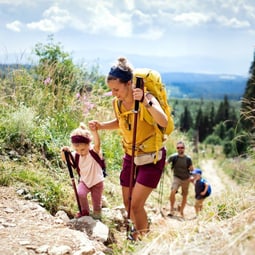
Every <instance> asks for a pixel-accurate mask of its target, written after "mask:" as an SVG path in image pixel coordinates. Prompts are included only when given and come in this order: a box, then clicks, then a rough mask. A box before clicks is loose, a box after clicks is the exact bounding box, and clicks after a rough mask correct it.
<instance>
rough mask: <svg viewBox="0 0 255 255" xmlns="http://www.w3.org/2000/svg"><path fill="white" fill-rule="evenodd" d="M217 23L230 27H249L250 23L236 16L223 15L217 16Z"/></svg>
mask: <svg viewBox="0 0 255 255" xmlns="http://www.w3.org/2000/svg"><path fill="white" fill-rule="evenodd" d="M217 19H218V21H219V23H220V24H222V25H223V26H226V27H230V28H249V27H250V23H249V22H248V21H246V20H243V21H242V20H238V19H237V18H235V17H234V18H227V17H225V16H220V17H218V18H217Z"/></svg>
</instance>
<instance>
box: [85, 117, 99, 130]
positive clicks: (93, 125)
mask: <svg viewBox="0 0 255 255" xmlns="http://www.w3.org/2000/svg"><path fill="white" fill-rule="evenodd" d="M88 124H89V129H90V130H91V131H97V130H98V129H100V128H101V123H100V122H99V121H97V120H91V121H89V123H88Z"/></svg>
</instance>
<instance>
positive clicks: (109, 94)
mask: <svg viewBox="0 0 255 255" xmlns="http://www.w3.org/2000/svg"><path fill="white" fill-rule="evenodd" d="M103 96H104V97H109V96H112V92H111V91H109V92H106V93H104V95H103Z"/></svg>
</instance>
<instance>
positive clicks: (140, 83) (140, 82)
mask: <svg viewBox="0 0 255 255" xmlns="http://www.w3.org/2000/svg"><path fill="white" fill-rule="evenodd" d="M135 87H136V88H138V89H143V78H141V77H136V85H135ZM138 109H139V100H135V109H134V111H135V112H138Z"/></svg>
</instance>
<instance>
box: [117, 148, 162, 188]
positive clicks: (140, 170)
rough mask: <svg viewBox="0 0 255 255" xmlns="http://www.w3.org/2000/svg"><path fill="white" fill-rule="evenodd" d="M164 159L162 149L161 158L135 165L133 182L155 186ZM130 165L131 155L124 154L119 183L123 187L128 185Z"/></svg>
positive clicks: (160, 173)
mask: <svg viewBox="0 0 255 255" xmlns="http://www.w3.org/2000/svg"><path fill="white" fill-rule="evenodd" d="M165 160H166V150H165V148H163V149H162V158H161V160H159V161H158V162H157V163H156V164H154V163H151V164H146V165H142V166H137V167H136V168H135V171H134V183H133V185H134V184H135V182H138V183H140V184H142V185H144V186H146V187H150V188H153V189H155V188H157V185H158V183H159V180H160V177H161V175H162V173H163V170H164V166H165ZM131 167H132V157H131V156H130V155H127V154H126V155H125V156H124V158H123V166H122V171H121V173H120V184H121V186H124V187H129V183H130V172H131Z"/></svg>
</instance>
